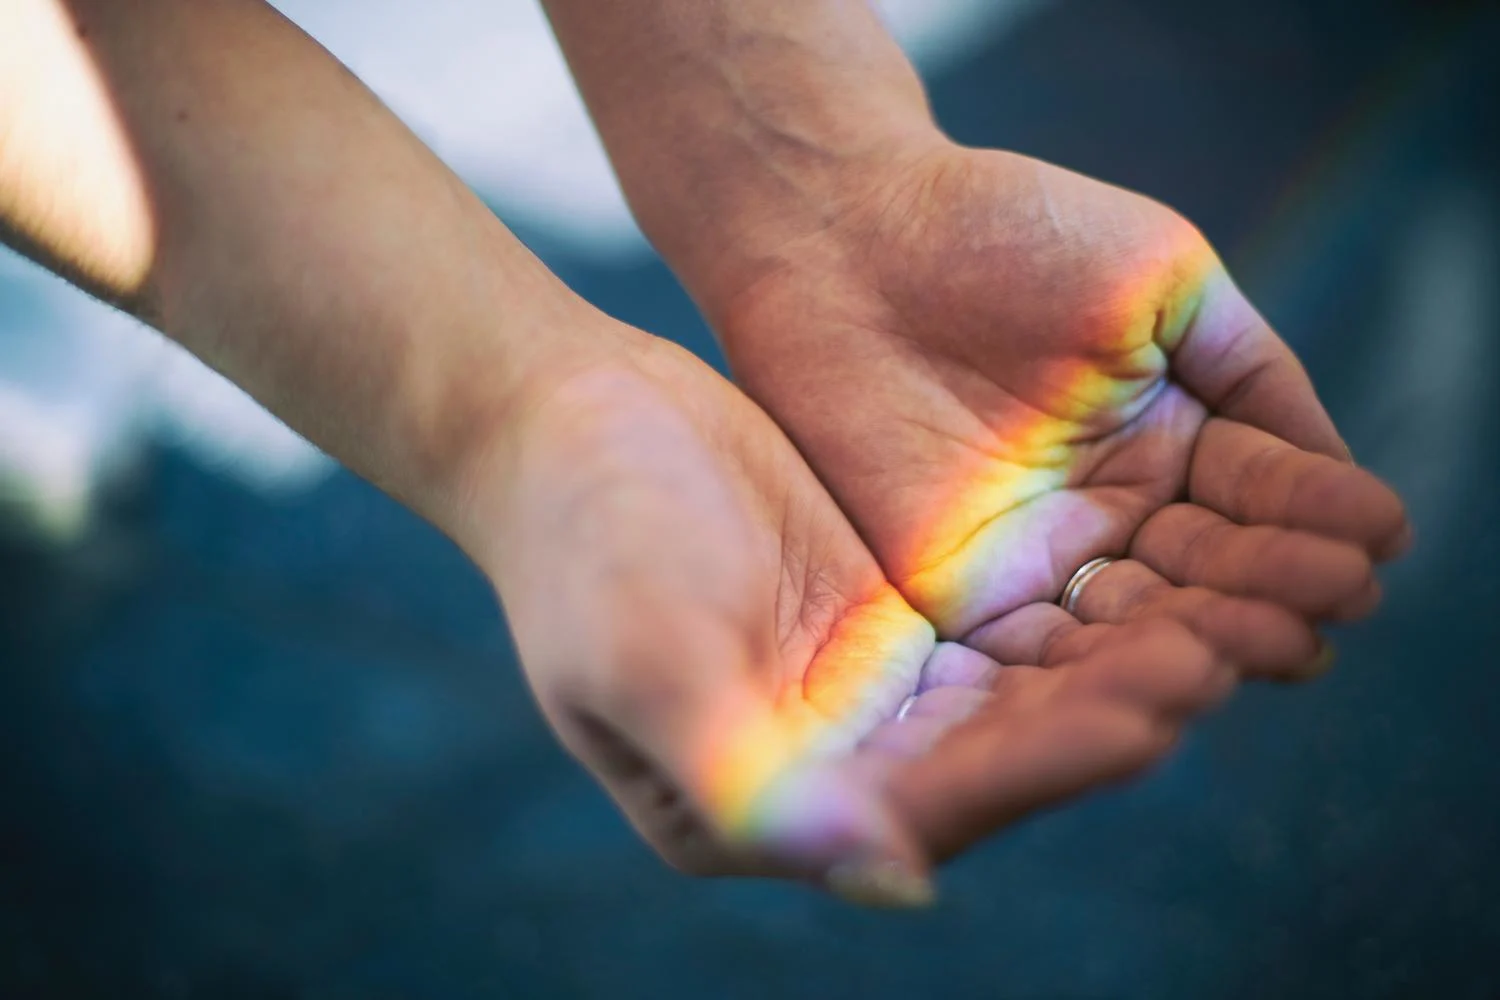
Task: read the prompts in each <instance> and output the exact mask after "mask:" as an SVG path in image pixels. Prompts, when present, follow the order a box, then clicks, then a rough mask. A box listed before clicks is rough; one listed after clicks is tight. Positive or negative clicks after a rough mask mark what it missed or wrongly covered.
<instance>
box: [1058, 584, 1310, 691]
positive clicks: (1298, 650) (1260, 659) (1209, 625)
mask: <svg viewBox="0 0 1500 1000" xmlns="http://www.w3.org/2000/svg"><path fill="white" fill-rule="evenodd" d="M1076 613H1077V616H1078V619H1079V620H1080V621H1082V622H1085V623H1095V622H1104V623H1108V624H1114V625H1122V624H1126V623H1128V622H1133V621H1142V620H1145V619H1149V618H1156V617H1164V618H1170V619H1172V620H1173V621H1176V622H1180V623H1181V624H1183V625H1185V626H1187V627H1188V628H1189V629H1190V630H1192V632H1193V634H1194V635H1196V636H1198V637H1199V638H1200V639H1202V640H1203V641H1204V642H1205V643H1207V644H1208V646H1209V647H1210V648H1211V649H1213V650H1214V652H1215V653H1217V654H1218V656H1220V657H1221V658H1222V659H1224V660H1225V661H1227V662H1229V663H1231V664H1233V665H1234V666H1235V667H1237V668H1238V669H1240V670H1241V671H1243V672H1244V674H1245V675H1246V676H1247V677H1255V678H1263V679H1274V680H1298V679H1303V678H1306V677H1310V676H1313V675H1314V674H1315V673H1316V672H1318V671H1319V670H1320V668H1321V666H1322V664H1321V663H1320V661H1319V655H1320V652H1321V650H1322V642H1321V640H1320V639H1319V638H1318V636H1317V634H1316V633H1315V632H1314V631H1313V629H1312V627H1311V626H1310V625H1309V624H1308V623H1307V621H1306V620H1304V619H1303V618H1302V617H1301V616H1300V615H1297V614H1294V613H1292V612H1291V611H1289V610H1287V609H1286V608H1283V607H1280V606H1278V605H1276V604H1272V603H1270V602H1267V601H1256V600H1250V599H1247V598H1243V597H1230V596H1227V595H1224V594H1220V593H1217V592H1215V591H1212V590H1208V589H1206V588H1203V587H1178V586H1176V585H1174V584H1173V583H1172V582H1171V581H1169V580H1166V579H1164V578H1163V577H1162V576H1161V575H1160V574H1159V573H1157V572H1156V571H1155V570H1153V569H1151V568H1150V567H1149V566H1146V565H1145V564H1144V563H1141V562H1137V561H1136V560H1134V559H1122V560H1120V561H1118V562H1114V563H1111V564H1109V565H1108V566H1107V567H1105V568H1104V569H1103V570H1101V571H1100V572H1099V573H1097V574H1096V575H1095V576H1094V577H1093V578H1091V579H1090V580H1089V582H1088V584H1087V585H1086V586H1085V587H1084V588H1083V592H1082V594H1080V595H1079V597H1078V602H1077V608H1076Z"/></svg>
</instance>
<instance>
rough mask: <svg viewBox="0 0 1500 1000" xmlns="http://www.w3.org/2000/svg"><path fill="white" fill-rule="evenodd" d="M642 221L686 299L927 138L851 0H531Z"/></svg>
mask: <svg viewBox="0 0 1500 1000" xmlns="http://www.w3.org/2000/svg"><path fill="white" fill-rule="evenodd" d="M544 6H545V7H546V8H547V11H548V14H549V16H550V17H551V19H552V23H553V26H554V28H555V30H556V32H557V35H558V38H559V40H560V41H561V43H562V47H563V50H564V52H565V54H566V55H567V57H568V60H569V63H570V64H571V65H572V67H573V72H574V75H575V77H576V78H577V80H578V83H579V86H580V89H581V90H582V92H583V95H584V98H585V100H586V101H587V103H588V105H589V109H590V111H591V112H592V113H593V116H594V119H595V121H596V122H597V124H598V126H599V131H600V133H601V135H602V136H603V138H604V142H605V145H606V146H607V147H608V150H609V153H610V157H611V159H612V160H613V162H614V165H615V168H616V170H617V171H618V173H619V175H620V179H621V182H622V184H623V186H624V189H625V193H626V195H627V197H628V198H629V200H630V202H631V206H632V208H633V209H634V211H635V213H636V216H637V218H638V219H639V220H640V222H641V225H642V228H643V229H644V230H645V232H646V234H647V236H648V237H649V238H650V239H651V240H652V242H653V243H654V244H655V245H656V246H657V248H658V249H659V250H660V251H661V252H662V254H663V256H665V257H666V258H667V260H668V261H669V262H670V263H671V264H672V266H673V267H674V269H675V270H676V271H677V272H678V274H679V275H680V276H681V277H682V278H683V280H684V281H685V282H686V283H687V285H688V286H689V288H690V290H691V291H692V292H693V293H694V295H695V296H697V297H698V298H699V300H700V302H705V304H710V305H711V302H712V301H713V300H718V299H721V298H723V297H724V296H725V295H727V294H728V293H729V291H730V290H731V289H732V288H733V287H734V286H737V285H740V284H742V283H743V282H744V281H745V280H746V278H747V276H750V275H754V274H755V273H757V272H758V271H760V270H762V269H764V268H768V267H772V266H774V264H775V258H776V255H777V250H778V249H779V248H780V247H783V246H786V245H787V244H789V243H791V242H793V241H796V240H798V239H801V238H803V237H805V236H807V235H810V234H811V233H813V232H815V231H817V229H818V228H819V227H820V226H823V225H826V224H828V223H829V222H830V221H831V220H832V219H834V218H836V217H837V216H838V215H839V213H840V212H842V211H843V209H844V206H843V204H842V199H843V197H844V195H845V193H846V191H847V189H848V187H849V185H848V184H847V183H846V180H847V179H848V178H849V177H850V176H852V175H854V174H857V173H860V172H863V171H873V170H878V169H883V168H886V167H888V166H890V164H891V161H892V160H894V159H897V158H900V157H905V156H910V155H913V154H914V153H915V152H916V151H917V150H919V149H921V148H924V147H925V146H927V145H930V144H932V143H934V142H937V141H939V140H940V136H939V135H938V133H937V131H936V128H935V126H934V125H933V123H932V121H931V117H930V115H929V113H928V109H927V103H926V96H925V94H924V92H923V89H922V85H921V81H920V80H919V78H918V77H917V75H916V72H915V71H914V69H913V68H912V66H911V65H910V63H909V62H908V61H907V59H906V57H905V56H904V54H903V53H902V52H901V50H900V49H899V48H898V47H897V45H896V43H895V42H894V41H893V40H892V38H891V37H890V35H889V33H888V32H887V31H886V29H885V27H884V26H883V25H882V24H881V23H880V21H879V19H878V18H877V17H876V16H875V14H874V13H873V11H872V10H871V8H870V7H869V5H868V4H867V3H866V2H865V0H639V2H633V3H598V2H596V0H544Z"/></svg>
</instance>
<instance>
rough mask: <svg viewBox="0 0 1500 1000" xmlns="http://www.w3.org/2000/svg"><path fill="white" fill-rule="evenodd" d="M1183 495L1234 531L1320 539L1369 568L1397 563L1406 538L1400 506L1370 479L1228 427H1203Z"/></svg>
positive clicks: (1227, 423)
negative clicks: (1248, 528)
mask: <svg viewBox="0 0 1500 1000" xmlns="http://www.w3.org/2000/svg"><path fill="white" fill-rule="evenodd" d="M1188 495H1189V498H1190V499H1191V500H1192V501H1193V502H1194V503H1198V504H1202V505H1203V506H1206V507H1211V508H1213V509H1214V510H1216V511H1218V512H1219V513H1221V514H1223V515H1224V516H1225V517H1227V518H1229V519H1230V520H1232V521H1237V522H1239V523H1240V524H1246V525H1249V524H1268V525H1275V526H1277V527H1282V528H1292V529H1295V530H1299V531H1307V532H1312V533H1314V534H1319V535H1325V536H1327V537H1329V538H1334V539H1338V540H1341V541H1346V542H1349V543H1351V544H1353V545H1357V546H1359V547H1360V548H1362V549H1364V550H1365V551H1366V552H1368V553H1369V554H1370V557H1371V558H1373V559H1376V560H1384V559H1389V558H1391V557H1393V556H1395V555H1398V554H1399V553H1400V552H1401V550H1402V549H1403V548H1404V547H1405V545H1406V544H1407V542H1408V541H1409V537H1410V536H1409V529H1408V527H1407V522H1406V512H1405V510H1404V509H1403V508H1402V505H1401V500H1400V498H1398V497H1397V496H1396V494H1395V493H1394V492H1392V491H1391V489H1390V488H1389V487H1388V486H1386V485H1385V484H1384V483H1382V482H1381V481H1380V480H1379V479H1376V478H1375V477H1374V476H1373V475H1371V474H1370V473H1369V472H1366V471H1365V470H1364V469H1360V468H1357V467H1355V466H1352V465H1349V464H1347V463H1344V462H1339V461H1335V460H1334V459H1331V458H1328V457H1326V456H1324V455H1317V454H1312V453H1311V452H1307V451H1303V450H1302V449H1300V448H1298V447H1295V446H1294V445H1292V444H1288V443H1287V442H1286V441H1283V440H1281V439H1280V438H1277V437H1273V436H1272V435H1270V434H1267V433H1266V432H1265V431H1262V430H1258V429H1256V428H1254V427H1251V426H1248V425H1246V424H1243V423H1238V422H1236V421H1232V420H1224V419H1211V420H1209V421H1208V422H1207V423H1206V424H1204V426H1203V430H1202V431H1201V432H1200V433H1199V435H1198V442H1197V445H1196V446H1195V447H1194V449H1193V459H1192V464H1191V466H1190V467H1189V469H1188Z"/></svg>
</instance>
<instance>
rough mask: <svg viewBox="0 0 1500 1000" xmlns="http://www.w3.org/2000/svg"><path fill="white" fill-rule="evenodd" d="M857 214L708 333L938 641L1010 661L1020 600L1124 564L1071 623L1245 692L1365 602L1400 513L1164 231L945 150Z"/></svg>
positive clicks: (1018, 172) (1229, 301)
mask: <svg viewBox="0 0 1500 1000" xmlns="http://www.w3.org/2000/svg"><path fill="white" fill-rule="evenodd" d="M866 204H867V205H869V206H872V207H876V206H878V210H870V211H866V210H863V209H860V208H856V210H855V211H853V212H851V213H849V214H848V215H847V216H846V217H845V218H844V219H843V220H842V221H841V222H840V223H839V225H838V226H837V227H835V229H834V230H833V231H832V232H831V233H829V234H825V235H824V236H823V237H821V238H819V239H810V240H808V241H805V242H804V243H803V244H801V245H796V246H793V247H790V248H788V250H787V252H786V266H784V267H781V268H778V269H776V270H775V271H773V272H772V273H770V274H769V275H768V276H766V277H764V278H763V279H762V280H760V281H759V282H757V283H756V284H755V285H753V286H751V287H750V288H748V289H746V290H745V291H743V292H742V293H741V294H740V295H739V296H738V297H737V298H736V299H735V300H734V303H733V306H732V308H731V309H729V310H726V311H725V312H724V314H723V315H721V316H719V317H718V319H719V320H720V322H721V325H722V326H723V327H724V332H725V339H726V344H727V346H728V349H729V353H730V356H731V359H732V361H733V363H734V366H735V368H736V371H737V373H738V374H739V376H740V378H741V379H742V381H743V382H744V383H745V385H746V386H747V388H748V389H749V390H750V392H751V394H752V395H754V396H756V397H757V398H759V399H761V400H762V401H763V402H764V403H765V405H766V406H767V408H768V409H769V410H770V411H771V413H772V414H773V415H774V416H775V417H776V418H777V420H778V421H779V422H780V423H782V425H783V426H784V427H786V428H787V430H788V432H789V433H790V434H791V436H792V437H793V438H794V439H795V440H796V441H797V443H798V444H799V446H801V447H802V449H803V451H804V453H805V454H807V455H808V458H809V460H810V461H811V463H812V464H813V466H814V467H815V468H816V469H817V470H818V472H819V473H820V474H821V475H822V476H823V478H824V480H825V482H826V483H828V485H829V487H830V489H831V490H832V492H833V493H834V495H835V497H836V498H837V499H838V500H839V503H840V505H841V506H842V507H843V508H844V509H845V510H846V511H847V512H848V513H849V514H850V516H851V518H852V519H853V520H854V521H855V523H856V525H857V526H858V527H859V528H860V530H861V532H862V534H863V535H864V537H865V538H866V539H867V540H868V542H869V543H870V546H871V548H872V549H873V550H874V551H875V553H876V554H877V555H878V557H879V558H880V561H881V563H882V565H883V566H884V568H885V569H886V571H887V573H888V574H889V575H890V577H891V579H892V580H893V581H895V582H896V584H897V586H898V587H900V589H901V591H902V593H903V594H904V595H905V596H906V597H907V598H908V600H910V601H911V602H912V604H913V605H914V606H915V607H916V608H917V609H918V610H920V611H922V612H923V613H924V614H925V615H926V616H927V617H928V618H929V619H931V620H932V621H933V622H934V623H935V624H936V625H937V627H938V630H939V634H940V635H942V636H943V637H945V638H954V639H963V640H964V641H966V642H968V643H969V644H970V645H973V646H975V647H976V648H979V649H982V650H984V651H985V652H987V653H990V654H991V655H993V656H996V657H998V658H1001V659H1007V660H1008V659H1009V658H1011V657H1014V656H1015V655H1018V654H1025V653H1027V652H1029V651H1030V650H1032V649H1034V647H1035V644H1036V642H1037V641H1038V639H1039V637H1042V636H1044V635H1045V634H1047V633H1046V629H1047V628H1048V627H1050V626H1049V624H1048V623H1051V625H1056V623H1057V621H1058V617H1057V616H1058V612H1057V609H1055V608H1052V609H1050V610H1049V609H1044V608H1042V607H1039V605H1040V604H1042V603H1043V602H1050V601H1052V600H1054V599H1055V598H1056V597H1057V595H1058V593H1059V591H1060V590H1061V588H1062V586H1063V584H1064V582H1065V581H1066V580H1067V579H1068V577H1069V575H1070V574H1071V573H1072V572H1073V571H1074V570H1075V569H1076V568H1077V567H1078V566H1080V565H1081V564H1082V563H1084V562H1086V561H1087V560H1089V559H1091V558H1093V557H1094V556H1097V555H1105V554H1109V555H1123V554H1125V553H1127V552H1129V554H1130V555H1131V556H1133V557H1136V558H1135V560H1132V561H1130V562H1127V563H1125V564H1122V565H1120V566H1118V567H1111V568H1110V569H1109V570H1108V571H1106V573H1105V574H1103V575H1101V576H1100V577H1099V578H1098V579H1099V581H1100V583H1099V584H1097V585H1093V584H1091V586H1090V587H1089V588H1088V590H1087V591H1086V592H1085V593H1086V595H1087V601H1088V606H1086V607H1084V608H1083V609H1081V610H1082V612H1083V614H1082V617H1083V618H1084V620H1086V621H1088V620H1093V621H1123V620H1128V619H1132V618H1136V617H1140V616H1141V615H1143V614H1144V613H1145V612H1147V611H1161V612H1164V613H1166V614H1168V615H1171V616H1175V617H1178V618H1181V619H1183V620H1184V621H1186V622H1187V623H1188V624H1190V625H1191V626H1193V627H1194V628H1195V629H1196V630H1198V631H1199V632H1200V633H1201V634H1203V635H1204V637H1205V638H1207V639H1209V640H1210V641H1211V642H1212V643H1213V644H1214V645H1215V646H1216V647H1218V648H1219V649H1220V651H1221V652H1222V653H1224V654H1226V655H1227V656H1228V657H1229V658H1231V659H1233V660H1235V661H1236V662H1238V663H1240V664H1241V665H1244V666H1247V667H1250V668H1252V669H1256V670H1261V671H1264V672H1268V673H1282V674H1285V673H1289V672H1291V671H1293V670H1295V669H1296V668H1298V667H1300V666H1304V665H1305V664H1306V663H1307V662H1308V661H1309V660H1311V659H1312V658H1313V655H1314V653H1315V650H1316V642H1317V640H1316V637H1315V636H1314V634H1313V632H1312V630H1311V627H1310V624H1309V622H1310V621H1316V620H1318V619H1320V618H1329V617H1341V616H1347V615H1351V614H1358V613H1360V612H1363V611H1365V610H1368V607H1369V606H1370V604H1371V603H1372V601H1373V598H1374V596H1375V592H1374V590H1373V580H1372V577H1371V576H1370V562H1371V557H1379V556H1382V555H1385V554H1388V553H1389V550H1391V549H1392V548H1393V547H1394V545H1395V544H1396V541H1395V537H1396V535H1397V533H1398V532H1399V529H1400V526H1401V524H1402V518H1401V512H1400V507H1399V504H1398V503H1396V501H1395V499H1394V497H1392V496H1391V495H1390V494H1389V492H1388V491H1386V490H1384V488H1383V487H1380V486H1379V485H1378V484H1377V483H1375V482H1374V481H1373V480H1372V479H1371V478H1370V477H1368V476H1366V475H1365V474H1363V473H1360V472H1358V471H1357V470H1354V469H1353V468H1351V467H1350V466H1348V465H1347V464H1346V463H1344V462H1343V460H1342V456H1343V452H1342V445H1341V443H1340V441H1339V438H1338V436H1337V434H1336V433H1335V432H1334V430H1333V428H1332V426H1331V424H1330V423H1329V422H1328V419H1327V417H1326V415H1324V413H1323V411H1322V409H1321V408H1320V407H1319V406H1318V404H1317V401H1316V398H1315V396H1314V395H1313V393H1312V390H1311V387H1310V385H1309V384H1308V383H1307V381H1306V378H1305V376H1304V375H1303V374H1302V371H1301V369H1300V367H1299V366H1297V365H1296V362H1295V360H1294V359H1292V358H1291V356H1290V354H1289V353H1288V352H1287V351H1286V349H1285V347H1284V346H1283V345H1281V343H1280V342H1279V341H1278V340H1276V339H1275V338H1274V335H1272V334H1271V333H1270V332H1269V331H1268V330H1266V329H1265V328H1264V325H1263V324H1261V323H1260V321H1259V320H1258V318H1257V317H1256V316H1255V315H1254V313H1253V310H1251V309H1250V308H1249V306H1248V305H1247V304H1246V303H1245V302H1244V300H1243V299H1242V298H1241V297H1240V296H1239V293H1238V292H1237V291H1236V290H1235V289H1234V287H1233V285H1232V283H1230V282H1229V280H1228V279H1227V277H1225V275H1224V273H1223V270H1222V268H1221V267H1220V266H1219V264H1218V262H1217V260H1216V258H1215V256H1214V255H1213V253H1212V251H1211V250H1210V249H1209V247H1208V245H1207V244H1206V243H1205V242H1204V241H1203V240H1202V238H1201V237H1200V236H1199V235H1198V234H1197V232H1196V231H1195V230H1194V229H1193V228H1192V227H1191V226H1190V225H1188V224H1187V223H1186V222H1184V221H1183V220H1182V219H1181V218H1180V217H1179V216H1177V215H1175V214H1174V213H1172V212H1170V211H1169V210H1167V209H1165V208H1163V207H1162V206H1160V205H1157V204H1156V203H1154V202H1151V201H1149V200H1147V199H1144V198H1140V197H1138V196H1135V195H1131V194H1129V193H1127V192H1123V191H1120V190H1117V189H1114V188H1109V187H1107V186H1105V185H1102V184H1099V183H1097V182H1094V181H1091V180H1088V179H1086V178H1083V177H1080V176H1078V175H1075V174H1071V173H1068V172H1066V171H1062V170H1059V169H1056V168H1052V167H1048V166H1045V165H1043V164H1039V163H1037V162H1035V161H1031V160H1026V159H1023V158H1020V157H1015V156H1010V155H1006V154H1001V153H993V152H975V151H967V150H957V149H952V148H950V149H946V150H944V151H942V152H941V153H938V154H936V155H930V156H928V157H926V158H925V159H922V160H920V161H917V162H915V163H914V164H911V165H908V166H907V167H905V168H904V169H903V170H902V171H900V172H899V173H897V174H895V175H894V176H893V177H890V178H886V179H884V181H883V182H882V183H881V185H880V186H879V187H878V189H876V188H872V190H871V191H870V192H869V196H868V198H867V199H866ZM830 245H833V246H835V247H836V248H837V249H830ZM851 248H852V249H851ZM1211 414H1217V415H1218V417H1219V418H1216V419H1210V415H1211ZM1222 418H1233V419H1232V420H1226V419H1222ZM1270 435H1277V436H1279V437H1280V438H1281V439H1284V441H1278V440H1277V439H1276V438H1273V437H1271V436H1270ZM1287 442H1290V443H1287ZM1303 449H1306V450H1303ZM1332 456H1338V457H1337V458H1335V457H1332ZM1252 460H1253V461H1255V462H1258V463H1260V465H1259V466H1258V468H1260V469H1261V471H1262V472H1264V473H1265V475H1264V476H1263V477H1262V478H1261V479H1260V480H1259V481H1253V482H1247V481H1245V480H1244V479H1243V477H1242V472H1243V470H1244V469H1245V467H1246V465H1245V463H1247V462H1251V461H1252ZM1309 484H1311V485H1309ZM1178 501H1191V502H1190V503H1179V502H1178ZM1236 526H1238V527H1239V528H1240V529H1241V530H1240V531H1238V532H1236V531H1234V530H1230V529H1232V528H1235V527H1236ZM1252 526H1253V527H1252ZM1247 533H1248V534H1247ZM1136 560H1138V561H1136ZM1106 581H1108V582H1107V583H1106ZM1174 584H1176V585H1201V586H1198V587H1195V588H1193V589H1182V588H1181V587H1176V586H1173V585H1174ZM1206 588H1212V589H1206ZM1018 643H1019V645H1017V644H1018Z"/></svg>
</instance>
